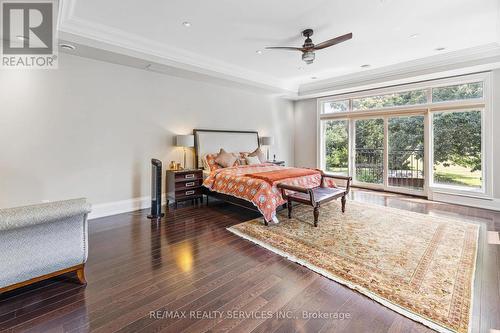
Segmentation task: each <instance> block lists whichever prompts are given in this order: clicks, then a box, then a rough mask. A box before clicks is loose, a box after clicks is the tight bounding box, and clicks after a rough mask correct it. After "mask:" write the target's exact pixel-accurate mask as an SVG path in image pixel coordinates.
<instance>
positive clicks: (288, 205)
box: [287, 199, 293, 219]
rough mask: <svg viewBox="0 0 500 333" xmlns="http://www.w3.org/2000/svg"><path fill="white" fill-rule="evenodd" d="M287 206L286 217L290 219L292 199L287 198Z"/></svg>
mask: <svg viewBox="0 0 500 333" xmlns="http://www.w3.org/2000/svg"><path fill="white" fill-rule="evenodd" d="M287 208H288V218H289V219H291V218H292V209H293V207H292V200H290V199H288V203H287Z"/></svg>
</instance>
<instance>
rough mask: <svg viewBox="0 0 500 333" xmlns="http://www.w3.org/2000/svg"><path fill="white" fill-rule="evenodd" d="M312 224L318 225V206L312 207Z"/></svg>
mask: <svg viewBox="0 0 500 333" xmlns="http://www.w3.org/2000/svg"><path fill="white" fill-rule="evenodd" d="M313 212H314V226H315V227H317V226H318V218H319V206H315V207H314V211H313Z"/></svg>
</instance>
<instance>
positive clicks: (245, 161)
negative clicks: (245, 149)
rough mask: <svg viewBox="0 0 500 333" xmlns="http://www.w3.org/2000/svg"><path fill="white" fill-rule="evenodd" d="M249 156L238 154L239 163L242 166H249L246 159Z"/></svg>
mask: <svg viewBox="0 0 500 333" xmlns="http://www.w3.org/2000/svg"><path fill="white" fill-rule="evenodd" d="M247 156H248V153H239V154H238V163H239V164H240V165H247V160H246V159H245V157H247Z"/></svg>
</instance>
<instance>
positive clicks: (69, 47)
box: [59, 44, 76, 51]
mask: <svg viewBox="0 0 500 333" xmlns="http://www.w3.org/2000/svg"><path fill="white" fill-rule="evenodd" d="M59 47H60V48H61V49H65V50H70V51H73V50H75V49H76V46H74V45H71V44H59Z"/></svg>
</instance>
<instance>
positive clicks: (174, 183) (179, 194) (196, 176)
mask: <svg viewBox="0 0 500 333" xmlns="http://www.w3.org/2000/svg"><path fill="white" fill-rule="evenodd" d="M202 183H203V170H201V169H185V170H167V206H168V204H169V201H175V208H177V203H178V202H179V201H187V200H191V201H192V202H193V203H194V202H195V200H196V201H198V199H200V201H201V202H203V194H202V193H201V184H202Z"/></svg>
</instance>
